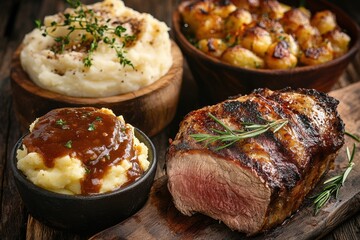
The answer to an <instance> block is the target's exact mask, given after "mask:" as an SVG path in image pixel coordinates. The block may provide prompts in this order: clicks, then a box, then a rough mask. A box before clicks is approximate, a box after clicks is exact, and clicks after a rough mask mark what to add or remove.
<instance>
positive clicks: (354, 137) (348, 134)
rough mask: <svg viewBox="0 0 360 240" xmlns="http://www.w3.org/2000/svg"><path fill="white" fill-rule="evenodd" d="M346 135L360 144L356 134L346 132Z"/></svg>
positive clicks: (359, 138)
mask: <svg viewBox="0 0 360 240" xmlns="http://www.w3.org/2000/svg"><path fill="white" fill-rule="evenodd" d="M345 135H347V136H349V137H351V138H352V139H354V140H355V141H357V142H360V137H359V136H357V135H355V134H352V133H349V132H347V131H345Z"/></svg>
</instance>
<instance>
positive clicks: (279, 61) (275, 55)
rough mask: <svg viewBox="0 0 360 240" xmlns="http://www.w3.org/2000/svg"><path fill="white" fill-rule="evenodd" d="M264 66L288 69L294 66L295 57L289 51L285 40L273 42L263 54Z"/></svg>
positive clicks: (295, 62)
mask: <svg viewBox="0 0 360 240" xmlns="http://www.w3.org/2000/svg"><path fill="white" fill-rule="evenodd" d="M264 59H265V63H266V66H267V67H268V68H270V69H289V68H294V67H296V64H297V57H296V56H295V55H294V54H292V53H291V50H290V46H289V44H288V42H286V41H285V40H280V41H278V42H275V43H273V44H272V45H271V46H270V47H269V49H268V50H267V52H266V55H265V58H264Z"/></svg>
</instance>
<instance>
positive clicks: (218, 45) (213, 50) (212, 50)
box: [198, 38, 228, 58]
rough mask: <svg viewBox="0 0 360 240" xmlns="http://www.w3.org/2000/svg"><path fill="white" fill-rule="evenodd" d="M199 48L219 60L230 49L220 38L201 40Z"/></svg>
mask: <svg viewBox="0 0 360 240" xmlns="http://www.w3.org/2000/svg"><path fill="white" fill-rule="evenodd" d="M198 48H199V49H200V50H201V51H202V52H204V53H206V54H207V55H210V56H212V57H216V58H219V57H220V56H221V55H222V54H223V52H224V51H225V50H226V49H227V48H228V46H227V45H226V43H225V42H224V41H223V40H222V39H220V38H209V39H201V40H200V41H199V44H198Z"/></svg>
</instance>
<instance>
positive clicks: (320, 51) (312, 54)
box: [300, 42, 334, 65]
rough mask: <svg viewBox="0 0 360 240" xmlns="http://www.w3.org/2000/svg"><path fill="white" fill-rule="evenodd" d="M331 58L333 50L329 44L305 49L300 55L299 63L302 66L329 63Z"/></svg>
mask: <svg viewBox="0 0 360 240" xmlns="http://www.w3.org/2000/svg"><path fill="white" fill-rule="evenodd" d="M333 58H334V55H333V49H332V47H331V43H330V42H329V43H325V44H322V45H320V46H317V47H311V48H308V49H306V50H305V51H304V52H303V54H301V57H300V62H301V63H302V64H304V65H317V64H321V63H325V62H328V61H331V60H333Z"/></svg>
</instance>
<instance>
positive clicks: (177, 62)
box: [10, 38, 183, 105]
mask: <svg viewBox="0 0 360 240" xmlns="http://www.w3.org/2000/svg"><path fill="white" fill-rule="evenodd" d="M170 41H171V56H172V65H171V66H170V68H169V70H168V71H167V72H166V73H165V74H164V75H163V76H161V77H160V78H159V79H157V80H156V81H154V82H153V83H151V84H149V85H147V86H144V87H141V88H139V89H138V90H136V91H132V92H128V93H123V94H118V95H113V96H108V97H74V96H68V95H64V94H61V93H57V92H53V91H50V90H47V89H45V88H42V87H40V86H38V85H36V84H35V83H34V82H33V81H32V80H31V79H30V77H29V75H28V74H27V73H26V72H25V70H23V68H22V67H21V63H20V52H21V49H22V44H20V45H19V46H18V47H17V49H16V51H15V52H14V54H13V56H12V59H11V69H10V78H11V80H12V81H14V82H16V84H17V85H19V86H20V87H21V88H23V89H25V90H26V91H28V92H33V93H34V94H36V95H38V96H40V97H42V98H45V99H49V100H54V99H56V101H58V102H64V103H71V104H85V105H89V104H99V103H118V102H125V101H131V100H134V99H137V98H140V97H143V96H146V95H149V94H151V93H153V92H154V91H156V90H158V89H162V88H165V87H166V86H167V85H168V84H169V83H171V81H167V80H168V77H167V76H173V75H177V74H182V71H178V69H179V68H181V67H182V64H183V57H182V53H181V50H180V48H179V47H178V46H177V44H176V43H175V41H174V40H173V39H171V38H170ZM18 71H19V72H20V74H21V76H25V79H23V78H21V77H19V76H18V73H17V72H18ZM172 78H173V77H171V79H172Z"/></svg>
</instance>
